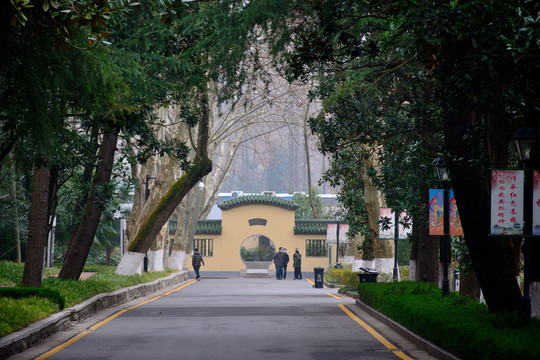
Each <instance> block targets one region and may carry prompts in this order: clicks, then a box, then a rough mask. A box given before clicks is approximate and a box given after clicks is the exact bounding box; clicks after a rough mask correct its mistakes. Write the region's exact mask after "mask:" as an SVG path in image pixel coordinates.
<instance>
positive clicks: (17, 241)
mask: <svg viewBox="0 0 540 360" xmlns="http://www.w3.org/2000/svg"><path fill="white" fill-rule="evenodd" d="M15 171H16V169H15V162H12V163H11V187H10V191H9V195H10V198H11V203H12V204H13V215H14V219H13V225H14V229H13V230H14V236H15V250H16V253H17V263H19V264H20V263H21V261H22V259H21V232H20V228H19V209H18V206H17V181H16V176H15Z"/></svg>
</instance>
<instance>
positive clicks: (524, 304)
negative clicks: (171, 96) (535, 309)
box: [513, 128, 536, 317]
mask: <svg viewBox="0 0 540 360" xmlns="http://www.w3.org/2000/svg"><path fill="white" fill-rule="evenodd" d="M513 140H514V144H515V145H516V150H517V153H518V156H519V160H520V162H521V164H522V166H523V170H524V172H525V174H524V175H525V189H524V204H523V207H524V214H523V222H524V227H523V235H524V236H525V240H524V242H523V297H522V298H521V308H522V310H523V312H524V313H525V315H527V316H528V317H531V297H530V294H529V287H530V244H529V240H530V236H531V235H532V226H533V224H532V215H533V202H532V197H533V194H532V192H533V181H532V170H531V167H532V166H531V165H532V162H531V154H532V150H533V148H534V146H535V143H536V134H535V130H534V128H520V129H518V130H517V131H516V133H515V134H514V138H513Z"/></svg>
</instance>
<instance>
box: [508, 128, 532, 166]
mask: <svg viewBox="0 0 540 360" xmlns="http://www.w3.org/2000/svg"><path fill="white" fill-rule="evenodd" d="M512 140H514V145H516V151H517V153H518V156H519V160H520V161H521V162H522V163H524V162H526V161H529V160H531V155H532V150H533V148H534V146H535V144H536V133H535V130H534V128H519V129H518V130H517V131H516V132H515V134H514V137H513V138H512Z"/></svg>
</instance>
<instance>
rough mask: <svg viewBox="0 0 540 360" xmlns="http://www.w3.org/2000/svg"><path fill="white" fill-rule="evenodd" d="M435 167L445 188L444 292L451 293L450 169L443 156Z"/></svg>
mask: <svg viewBox="0 0 540 360" xmlns="http://www.w3.org/2000/svg"><path fill="white" fill-rule="evenodd" d="M433 165H434V166H435V169H436V170H437V176H438V177H439V182H440V183H441V186H442V188H443V206H444V207H443V212H444V226H443V246H444V249H443V278H442V294H443V296H444V295H448V294H450V281H449V280H448V243H449V241H448V238H449V237H450V196H449V193H450V182H451V180H450V171H449V169H448V167H447V165H446V161H444V160H443V159H441V158H437V159H435V161H434V162H433Z"/></svg>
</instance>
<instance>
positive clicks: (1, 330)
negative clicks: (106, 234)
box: [0, 261, 174, 336]
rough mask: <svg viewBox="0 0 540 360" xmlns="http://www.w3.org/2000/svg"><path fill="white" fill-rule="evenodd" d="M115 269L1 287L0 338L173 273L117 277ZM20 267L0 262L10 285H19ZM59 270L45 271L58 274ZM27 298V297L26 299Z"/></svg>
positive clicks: (90, 268) (96, 269) (102, 268)
mask: <svg viewBox="0 0 540 360" xmlns="http://www.w3.org/2000/svg"><path fill="white" fill-rule="evenodd" d="M114 270H115V269H114V268H111V267H106V266H96V265H93V266H85V268H84V271H87V272H96V273H95V274H94V275H93V276H92V277H90V278H89V279H87V280H84V281H73V280H60V279H58V278H56V277H51V276H49V277H46V278H45V280H44V281H43V282H42V284H41V288H39V289H35V288H0V336H5V335H7V334H10V333H12V332H13V331H17V330H20V329H22V328H24V327H26V326H28V325H30V324H31V323H33V322H35V321H38V320H41V319H43V318H46V317H47V316H49V315H51V314H53V313H55V312H57V311H58V310H59V309H62V308H63V307H64V306H66V307H71V306H73V305H76V304H79V303H81V302H82V301H84V300H86V299H88V298H90V297H92V296H94V295H97V294H101V293H108V292H112V291H115V290H118V289H120V288H125V287H130V286H133V285H137V284H142V283H146V282H150V281H153V280H156V279H159V278H162V277H165V276H168V275H170V274H171V273H173V272H174V271H173V270H170V269H169V270H166V271H159V272H157V271H151V272H145V273H143V274H142V275H134V276H119V275H116V274H115V273H114ZM22 272H23V264H15V263H10V262H6V261H0V273H1V274H2V275H3V276H4V278H5V279H9V280H10V281H11V282H12V283H17V284H19V283H20V282H21V278H22ZM58 272H59V268H52V269H48V271H47V274H49V275H51V274H57V273H58ZM29 296H30V297H29Z"/></svg>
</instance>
